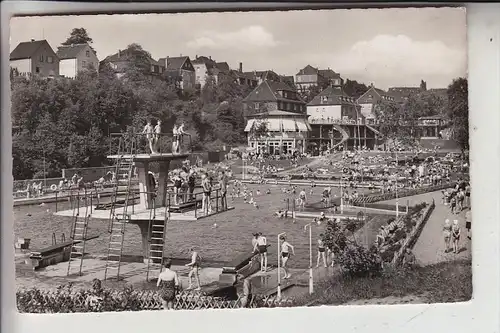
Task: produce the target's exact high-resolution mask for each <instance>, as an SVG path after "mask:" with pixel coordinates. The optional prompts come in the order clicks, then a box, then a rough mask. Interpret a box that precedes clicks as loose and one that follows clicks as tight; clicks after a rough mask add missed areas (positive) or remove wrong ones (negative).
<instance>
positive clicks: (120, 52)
mask: <svg viewBox="0 0 500 333" xmlns="http://www.w3.org/2000/svg"><path fill="white" fill-rule="evenodd" d="M121 56H122V50H118V58H120V57H121Z"/></svg>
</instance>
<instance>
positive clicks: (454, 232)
mask: <svg viewBox="0 0 500 333" xmlns="http://www.w3.org/2000/svg"><path fill="white" fill-rule="evenodd" d="M451 237H452V240H453V253H455V254H457V253H458V251H459V250H460V249H459V241H460V226H459V225H458V220H453V226H452V228H451Z"/></svg>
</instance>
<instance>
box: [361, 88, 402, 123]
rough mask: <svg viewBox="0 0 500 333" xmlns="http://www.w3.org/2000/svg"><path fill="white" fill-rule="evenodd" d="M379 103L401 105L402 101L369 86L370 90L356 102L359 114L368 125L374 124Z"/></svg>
mask: <svg viewBox="0 0 500 333" xmlns="http://www.w3.org/2000/svg"><path fill="white" fill-rule="evenodd" d="M381 101H389V102H394V103H401V102H402V101H401V100H400V99H398V98H397V97H396V96H393V95H392V94H390V93H388V92H386V91H384V90H382V89H378V88H375V87H374V86H373V84H372V85H370V88H369V89H368V90H367V91H366V92H365V93H364V94H363V95H361V96H360V97H359V98H358V100H357V101H356V102H357V104H359V105H360V106H361V114H362V115H363V117H364V118H365V119H366V123H367V124H369V125H375V124H376V116H375V108H376V105H377V104H378V103H379V102H381Z"/></svg>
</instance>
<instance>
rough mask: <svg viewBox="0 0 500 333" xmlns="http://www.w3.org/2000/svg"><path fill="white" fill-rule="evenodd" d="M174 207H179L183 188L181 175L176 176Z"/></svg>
mask: <svg viewBox="0 0 500 333" xmlns="http://www.w3.org/2000/svg"><path fill="white" fill-rule="evenodd" d="M173 181H174V205H176V206H178V205H179V199H180V193H181V187H182V179H181V177H180V176H179V175H175V176H174V179H173Z"/></svg>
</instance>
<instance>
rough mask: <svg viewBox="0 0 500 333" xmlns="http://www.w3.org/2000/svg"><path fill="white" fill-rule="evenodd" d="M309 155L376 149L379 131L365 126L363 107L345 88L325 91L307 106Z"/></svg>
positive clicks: (331, 88) (332, 88) (330, 88)
mask: <svg viewBox="0 0 500 333" xmlns="http://www.w3.org/2000/svg"><path fill="white" fill-rule="evenodd" d="M307 115H308V122H309V124H310V125H311V132H310V133H309V140H308V141H309V144H310V146H309V148H308V150H309V151H313V152H318V153H319V152H321V151H324V150H326V149H329V148H335V147H338V146H340V145H342V146H343V147H344V149H351V148H353V147H356V146H361V147H366V148H368V149H373V148H374V147H375V145H376V144H378V142H377V139H376V138H377V134H378V131H377V130H376V129H375V128H373V127H371V126H368V125H367V124H366V123H365V118H364V116H363V115H362V114H361V106H360V105H359V104H358V103H356V100H355V99H354V98H352V97H350V96H349V95H347V94H346V93H345V92H344V91H343V90H342V88H340V87H335V86H333V85H331V86H329V87H327V88H325V89H324V90H323V91H321V92H320V93H319V94H318V95H316V96H314V98H313V99H312V100H311V101H310V102H309V103H308V104H307Z"/></svg>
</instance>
